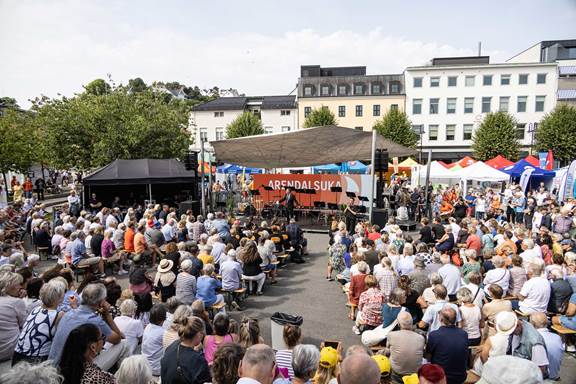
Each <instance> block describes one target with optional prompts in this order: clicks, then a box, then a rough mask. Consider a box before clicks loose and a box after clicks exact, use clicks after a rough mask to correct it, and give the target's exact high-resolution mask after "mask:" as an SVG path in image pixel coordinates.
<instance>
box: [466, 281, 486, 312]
mask: <svg viewBox="0 0 576 384" xmlns="http://www.w3.org/2000/svg"><path fill="white" fill-rule="evenodd" d="M464 288H468V289H469V290H470V292H472V297H474V295H476V298H475V299H474V304H476V305H477V306H478V308H480V309H482V306H483V305H484V297H485V296H486V294H485V293H484V291H483V290H482V289H481V288H480V287H479V286H477V285H476V284H473V283H468V284H466V285H465V286H464ZM476 291H478V294H476Z"/></svg>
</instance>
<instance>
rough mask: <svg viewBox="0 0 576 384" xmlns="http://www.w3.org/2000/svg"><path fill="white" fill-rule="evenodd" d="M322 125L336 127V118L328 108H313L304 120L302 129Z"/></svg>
mask: <svg viewBox="0 0 576 384" xmlns="http://www.w3.org/2000/svg"><path fill="white" fill-rule="evenodd" d="M324 125H336V116H334V114H333V113H332V111H331V110H330V109H328V107H324V106H322V107H320V108H315V109H313V110H312V111H310V114H309V115H308V116H307V117H306V120H304V128H311V127H321V126H324Z"/></svg>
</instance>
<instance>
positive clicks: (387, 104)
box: [298, 65, 406, 131]
mask: <svg viewBox="0 0 576 384" xmlns="http://www.w3.org/2000/svg"><path fill="white" fill-rule="evenodd" d="M405 98H406V97H405V92H404V76H403V75H366V67H334V68H321V67H320V66H317V65H313V66H302V67H301V68H300V78H299V79H298V124H299V127H300V128H302V127H303V126H304V121H305V120H306V117H307V116H308V114H309V113H310V112H311V111H312V110H313V109H317V108H322V107H324V108H328V109H330V110H331V111H332V113H334V115H335V116H336V119H337V124H338V125H339V126H342V127H349V128H354V129H359V130H363V131H371V130H372V126H373V125H374V123H375V122H376V121H377V120H378V119H381V118H382V116H384V115H385V114H386V113H387V112H388V111H389V110H390V109H394V108H396V109H399V110H401V111H404V103H405Z"/></svg>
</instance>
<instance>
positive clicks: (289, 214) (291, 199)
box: [279, 187, 300, 220]
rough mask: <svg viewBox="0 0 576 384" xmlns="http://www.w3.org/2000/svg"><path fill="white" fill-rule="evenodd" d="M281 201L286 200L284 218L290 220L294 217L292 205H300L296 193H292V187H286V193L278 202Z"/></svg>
mask: <svg viewBox="0 0 576 384" xmlns="http://www.w3.org/2000/svg"><path fill="white" fill-rule="evenodd" d="M283 202H286V204H285V206H286V218H287V219H288V220H290V219H291V218H293V217H294V207H295V206H296V205H300V203H298V200H296V195H294V194H293V193H292V187H286V194H285V195H284V197H283V198H282V199H280V201H279V203H283Z"/></svg>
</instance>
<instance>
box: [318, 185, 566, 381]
mask: <svg viewBox="0 0 576 384" xmlns="http://www.w3.org/2000/svg"><path fill="white" fill-rule="evenodd" d="M394 189H395V190H396V191H397V192H396V193H397V196H400V197H401V198H400V199H397V201H396V202H395V203H396V207H397V209H399V210H400V211H404V212H406V211H408V212H409V215H414V214H415V213H416V212H417V211H418V209H417V201H418V199H413V200H414V204H413V206H412V207H410V205H411V203H410V201H411V200H410V196H412V195H414V194H416V195H418V194H421V193H422V192H421V191H420V189H419V188H412V187H411V186H410V185H407V184H405V183H404V184H401V185H396V186H395V188H394ZM429 192H430V198H431V201H432V202H433V204H432V206H431V208H432V210H433V219H432V220H431V221H430V220H429V219H428V218H427V217H423V218H422V219H421V225H420V227H419V231H418V232H419V233H418V234H415V233H413V234H408V233H404V232H403V231H402V230H401V229H400V227H399V225H397V224H396V219H395V218H394V217H393V218H391V219H390V220H389V221H388V223H387V224H386V225H385V226H384V228H380V227H379V226H378V225H371V224H370V223H368V222H360V223H358V224H356V225H355V228H354V229H353V232H352V233H350V232H349V231H348V230H347V228H346V224H345V223H343V222H340V223H338V222H334V223H333V224H332V228H331V238H330V247H329V262H328V268H327V273H326V279H327V280H330V281H332V280H334V279H337V280H338V281H339V282H340V283H341V284H342V285H343V289H344V291H345V292H346V293H347V295H348V306H349V307H350V315H349V316H350V319H351V320H352V321H353V322H354V325H353V327H352V330H353V332H355V333H356V334H358V335H362V341H363V343H364V344H365V345H370V346H375V347H376V348H378V347H381V348H382V350H384V351H385V353H386V354H387V355H388V356H389V357H390V361H391V365H392V377H393V379H394V380H395V381H396V382H402V377H403V376H406V375H409V374H412V373H414V372H416V371H417V370H418V368H419V367H420V366H421V364H423V363H424V362H426V361H428V362H431V363H434V364H438V365H440V366H441V367H442V368H443V369H444V372H445V374H446V376H447V379H448V382H449V383H462V382H464V380H466V378H467V376H468V372H469V371H470V372H472V373H473V374H475V375H476V376H481V375H482V374H483V372H484V371H485V370H486V368H485V367H486V366H487V364H488V363H489V362H490V361H491V360H492V359H494V358H496V357H497V356H504V355H511V356H515V357H519V358H522V359H526V360H529V361H531V362H533V363H534V364H535V365H536V366H538V367H539V368H540V370H541V374H542V376H543V377H544V378H548V379H553V380H557V379H559V377H560V366H561V363H562V359H563V354H564V349H565V343H567V344H568V345H567V346H566V349H567V350H568V351H571V352H574V351H576V349H575V348H574V341H573V339H571V338H569V337H568V338H567V339H566V340H563V339H562V338H561V336H560V335H559V334H557V333H555V330H558V329H560V330H562V331H563V332H561V333H563V334H569V333H575V332H574V331H576V317H575V316H576V253H575V251H576V242H575V236H574V235H575V233H576V223H575V221H574V212H575V210H576V205H575V204H574V200H573V199H569V200H568V201H566V202H563V203H560V202H559V201H558V200H557V199H556V198H555V196H554V195H553V194H552V193H551V192H550V191H548V190H547V189H546V188H545V187H544V186H543V185H541V186H540V187H539V188H538V189H537V190H535V191H528V192H527V193H524V191H522V189H521V188H520V187H519V186H518V185H514V184H509V185H507V186H506V187H505V188H503V189H502V191H501V192H500V191H497V190H494V189H491V188H483V189H481V190H478V189H477V190H472V189H471V190H469V191H468V193H467V194H466V195H463V194H462V191H461V189H460V188H459V186H458V185H456V186H453V187H445V188H439V189H436V190H434V191H429ZM402 208H403V209H402ZM403 214H404V213H403ZM408 341H410V342H408Z"/></svg>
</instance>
